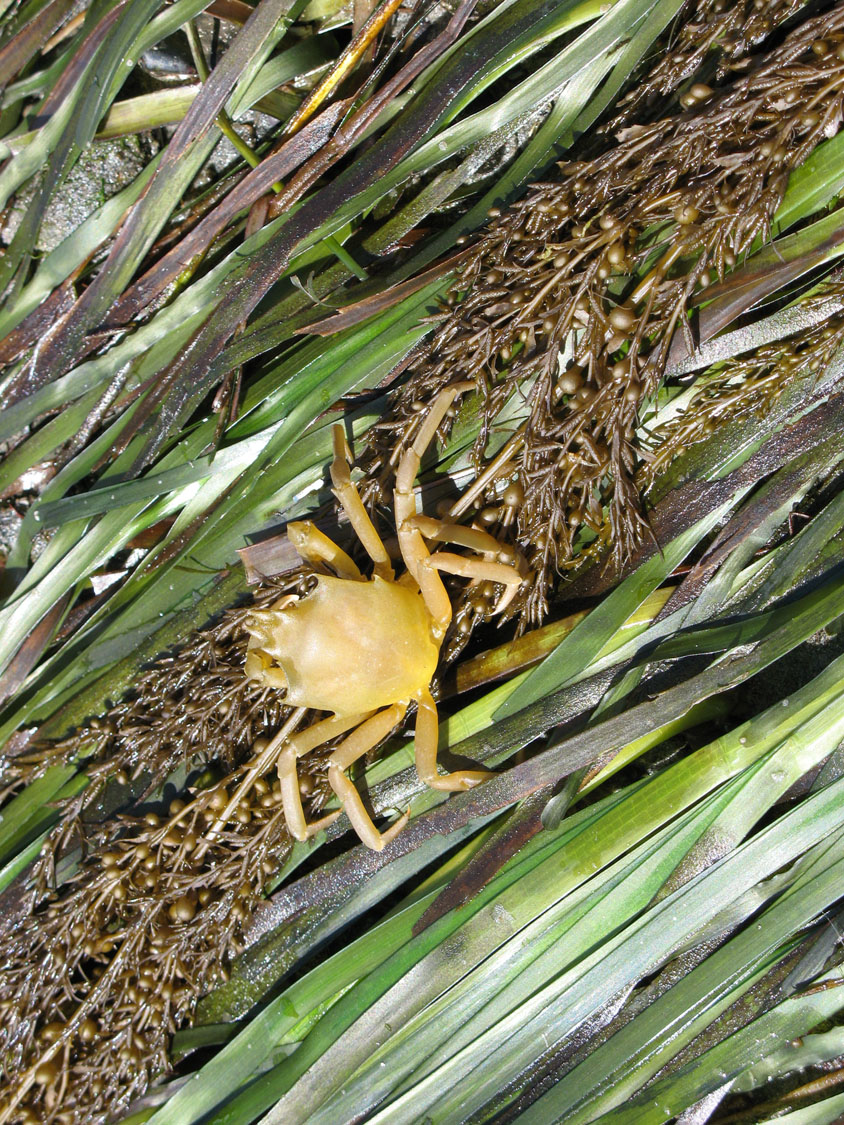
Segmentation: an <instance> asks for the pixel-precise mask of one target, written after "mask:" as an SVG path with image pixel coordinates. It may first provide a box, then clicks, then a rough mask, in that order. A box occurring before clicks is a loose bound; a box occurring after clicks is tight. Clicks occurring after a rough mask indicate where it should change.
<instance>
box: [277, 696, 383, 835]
mask: <svg viewBox="0 0 844 1125" xmlns="http://www.w3.org/2000/svg"><path fill="white" fill-rule="evenodd" d="M371 714H372V712H371V711H366V712H364V713H363V714H361V715H343V716H342V717H341V716H339V715H334V716H332V718H330V719H322V720H321V721H320V722H318V723H314V724H313V726H310V727H307V728H306V729H305V730H303V731H300V732H299V734H294V735H292V736H291V737H290V738H288V739H287V740H286V741H285V744H284V746H283V747H282V750H281V753H280V754H279V755H278V765H277V767H276V768H277V770H278V781H279V785H280V786H281V803H282V808H283V809H284V819H285V820H286V822H287V827H288V829H289V830H290V835H291V836H293V837H294V839H296V840H307V839H309V838H310V837H311V836H313V835H314V834H315V833H317V832H319V831H320V830H321V829H322V828H327V827H328V825H329V824H331V823H332V822H333V821H335V820H336V819H337V817H338V816H339V815H340V813H341V812H342V811H343V810H342V809H338V810H337V812H332V813H329V814H328V815H327V816H323V817H320V819H319V820H314V821H312V822H311V823H310V824H308V823H307V821H306V820H305V810H304V809H303V808H302V795H301V793H300V792H299V773H298V770H297V769H296V760H297V758H301V757H302V756H303V754H308V753H310V751H311V750H313V749H314V747H316V746H319V745H321V744H322V743H323V742H327V741H328V739H329V738H333V737H334V736H335V735H337V734H342V733H343V732H344V731H347V730H351V729H352V727H355V726H357V725H358V724H359V723H361V722H362V721H363V720H364V719H366V718H368V717H369V715H371ZM273 741H275V740H273ZM267 749H269V747H267Z"/></svg>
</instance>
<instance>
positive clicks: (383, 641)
mask: <svg viewBox="0 0 844 1125" xmlns="http://www.w3.org/2000/svg"><path fill="white" fill-rule="evenodd" d="M469 389H474V388H473V385H472V384H471V383H459V384H455V385H453V386H451V387H449V388H447V389H446V390H444V391H443V392H442V393H441V394H440V395H439V396H438V397H437V398H436V399H435V401H434V403H433V405H432V407H431V409H430V411H429V413H428V415H427V417H426V418H425V420H424V422H423V423H422V425H421V426H420V428H419V432H418V434H417V435H416V438H415V440H414V441H413V444H412V445H411V446H410V447H409V448H408V449H407V451H406V452H405V453H404V455H403V456H402V458H401V461H400V462H399V466H398V469H397V472H396V481H395V493H394V496H395V519H396V529H397V532H398V542H399V549H400V551H401V555H402V559H403V561H404V565H405V567H406V572H405V573H404V574H402V575H401V577H400V578H399V579H396V578H395V574H394V572H393V567H392V563H391V561H390V557H389V555H388V554H387V550H386V548H385V547H384V544H383V543H382V541H381V538H380V536H379V535H378V532H377V531H376V530H375V527H374V526H373V524H372V521H371V520H370V518H369V516H368V515H367V512H366V509H365V508H364V506H363V503H362V502H361V499H360V497H359V495H358V492H357V489H356V488H355V485H354V484H353V483H352V480H351V476H350V471H349V465H350V459H351V454H350V452H349V449H348V446H347V445H346V441H345V437H344V435H343V429H342V427H341V426H335V427H334V460H333V462H332V465H331V482H332V485H333V491H334V494H335V496H336V497H337V499H338V500H339V502H340V504H341V505H342V507H343V510H344V511H345V513H346V515H347V517H348V519H349V521H350V523H351V525H352V528H353V529H354V531H355V533H356V534H357V536H358V538H359V539H360V541H361V543H362V545H363V547H364V548H365V550H366V552H367V554H368V555H369V557H370V558H371V559H372V562H373V564H374V565H373V576H372V577H371V578H369V579H367V578H366V577H365V576H364V575H362V574H361V572H360V570H359V569H358V567H357V566H356V565H355V563H354V562H353V561H352V559H351V558H349V556H348V555H347V554H346V552H345V551H343V550H341V548H340V547H338V546H337V544H336V543H334V542H333V541H332V540H331V539H329V538H328V537H327V536H326V535H323V533H322V532H321V531H319V530H318V529H317V528H316V527H315V526H314V525H313V524H312V523H292V524H290V525H289V527H288V529H287V533H288V537H289V539H290V541H291V543H292V544H293V546H294V547H295V548H296V550H297V551H298V552H299V554H300V555H301V556H302V558H303V559H305V560H306V561H307V562H309V563H311V564H312V565H313V566H314V568H315V569H317V570H318V571H320V573H319V577H318V578H317V583H316V587H315V589H314V590H313V591H312V592H310V593H309V594H308V595H307V596H306V597H304V598H302V599H298V598H297V597H296V596H295V595H287V596H285V597H283V598H281V599H280V601H278V602H276V604H275V605H273V606H272V607H270V608H269V609H266V610H257V611H256V612H255V613H253V614H252V616H251V618H250V619H249V621H248V629H249V632H250V634H251V636H250V639H249V645H248V649H247V654H246V675H247V676H249V677H250V678H251V679H253V680H256V681H258V682H259V683H261V684H264V685H266V686H270V687H276V688H279V689H283V690H285V691H286V693H287V701H288V702H289V703H291V704H292V705H293V706H294V707H295V708H296V710H295V711H294V713H293V714H292V715H291V716H290V718H289V719H288V721H287V722H286V723H285V724H284V727H283V728H282V730H281V731H279V733H278V734H277V735H276V736H275V738H274V739H273V740H272V742H271V743H270V745H269V746H267V747H266V749H265V750H264V752H263V753H262V754H261V756H260V757H261V762H262V763H269V762H271V761H273V760H275V761H276V762H277V768H278V775H279V781H280V785H281V792H282V801H283V808H284V815H285V818H286V821H287V826H288V828H289V829H290V832H291V834H292V835H293V836H294V837H295V838H296V839H297V840H306V839H307V838H308V837H309V836H311V835H313V833H315V832H317V831H319V830H320V829H321V828H324V827H326V826H327V825H328V824H330V823H331V821H333V820H334V819H335V818H336V817H338V816H339V815H340V812H335V813H332V814H330V815H329V816H325V817H322V818H321V819H320V820H318V821H315V822H314V823H311V824H308V823H307V822H306V820H305V814H304V810H303V808H302V800H301V797H300V794H299V781H298V775H297V771H296V762H297V759H298V758H301V757H302V755H303V754H307V753H308V752H309V751H311V750H313V749H315V748H316V747H317V746H320V745H321V744H322V743H324V742H326V741H327V740H328V739H330V738H334V737H335V736H336V735H339V734H343V733H344V732H346V731H351V733H350V734H348V736H347V737H346V738H344V739H343V741H342V742H341V743H340V744H339V746H338V747H337V748H336V749H335V750H334V752H333V753H332V754H331V757H330V759H329V770H328V780H329V782H330V784H331V787H332V788H333V790H334V792H335V793H336V794H337V797H338V798H339V800H340V803H341V805H342V806H343V809H344V810H345V811H346V813H347V815H348V817H349V820H350V821H351V823H352V826H353V827H354V829H355V831H356V832H357V834H358V836H359V837H360V838H361V840H362V841H363V842H364V843H365V844H366V845H368V847H370V848H374V849H375V850H376V851H380V850H381V849H382V848H383V847H384V846H385V844H386V843H388V842H389V841H390V840H391V839H393V838H394V837H395V835H396V834H397V833H398V832H400V831H401V829H402V828H403V827H404V824H405V823H406V821H407V818H408V816H409V815H410V810H409V809H408V810H407V812H405V813H404V814H403V815H402V816H401V817H400V818H399V819H398V820H397V821H396V822H395V823H394V824H393V825H392V826H391V827H390V828H389V829H387V830H386V831H385V832H379V831H378V829H377V828H376V827H375V825H374V824H373V822H372V820H371V818H370V817H369V815H368V813H367V811H366V809H365V808H364V805H363V802H362V801H361V798H360V794H359V793H358V791H357V789H356V788H355V786H354V785H353V784H352V782H351V781H350V780H349V778H348V777H347V776H346V773H345V771H346V770H347V769H348V768H349V766H351V765H352V763H353V762H355V761H357V760H358V758H360V757H362V756H363V755H364V754H366V752H367V751H368V750H370V749H372V748H373V747H374V746H377V744H378V743H379V742H380V741H381V740H382V739H383V738H385V737H386V736H387V735H388V734H389V733H390V731H391V730H392V729H393V728H394V727H395V725H396V724H397V723H398V722H399V721H400V720H401V718H402V717H403V715H404V713H405V711H406V710H407V708H408V706H409V705H410V703H411V702H415V703H416V707H417V716H416V769H417V771H418V773H419V777H420V779H421V780H422V781H423V782H425V784H426V785H429V786H431V787H432V788H434V789H446V790H462V789H468V788H470V787H471V786H473V785H477V784H478V783H479V782H481V781H483V780H484V779H485V778H486V777H488V776H489V774H488V773H487V772H486V771H484V770H459V771H457V772H455V773H448V774H440V773H438V772H437V708H436V704H435V703H434V700H433V698H432V697H431V692H430V682H431V677H432V676H433V674H434V672H435V670H436V667H437V662H438V660H439V650H440V645H441V644H442V640H443V637H444V636H445V633H446V630H447V629H448V626H449V623H450V622H451V616H452V611H451V603H450V601H449V598H448V594H447V592H446V589H445V586H444V585H443V582H442V579H441V578H440V574H439V572H440V571H445V572H447V573H449V574H457V575H463V576H466V577H469V578H474V579H478V580H481V581H492V582H496V583H500V584H502V585H503V586H504V587H505V591H504V594H503V596H502V599H501V601H500V602H499V605H498V607H497V608H498V610H501V609H503V608H504V606H505V605H506V604H507V603H508V602H509V601H510V600H511V599H512V597H513V596H514V594H515V593H516V591H517V590H518V588H519V585H520V584H521V582H522V580H523V576H522V574H521V573H520V572H519V569H517V567H516V566H513V565H511V564H510V562H502V561H501V560H502V558H504V559H510V560H512V559H513V558H514V555H513V553H512V552H511V551H509V549H508V548H506V547H504V546H502V544H501V543H499V542H498V540H496V539H495V538H493V536H492V535H489V534H488V533H487V532H485V531H480V530H478V529H475V528H469V527H463V526H461V525H459V524H456V523H448V522H446V521H442V520H435V519H431V518H429V517H426V516H421V515H417V514H416V500H415V497H414V494H413V483H414V480H415V478H416V474H417V472H418V471H419V464H420V460H421V457H422V455H423V453H424V452H425V449H426V448H427V446H428V445H429V443H430V442H431V441H432V440H433V437H434V435H435V433H436V431H437V428H438V427H439V425H440V423H441V422H442V420H443V418H444V417H445V415H446V412H447V411H448V410H449V408H450V406H451V404H452V402H453V401H454V399H455V398H456V397H457V396H458V395H459V394H462V393H463V392H464V391H466V390H469ZM426 540H428V541H429V542H438V543H452V544H455V545H458V546H462V547H467V548H469V549H470V550H473V551H475V552H477V553H478V555H479V556H480V557H467V556H464V555H458V554H453V553H451V552H447V551H437V552H436V553H435V554H431V552H430V551H429V549H428V546H427V544H426ZM327 567H328V568H330V569H331V570H333V571H334V575H336V577H335V576H334V575H331V574H329V573H326V568H327ZM311 709H315V710H320V711H328V712H331V717H330V718H326V719H322V720H321V721H319V722H317V723H315V724H313V725H312V726H310V727H307V728H306V729H305V730H302V731H300V732H299V733H293V732H294V731H295V729H296V727H297V726H298V724H299V722H300V721H301V719H302V717H303V716H304V714H305V712H306V711H308V710H311ZM341 811H342V810H341Z"/></svg>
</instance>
